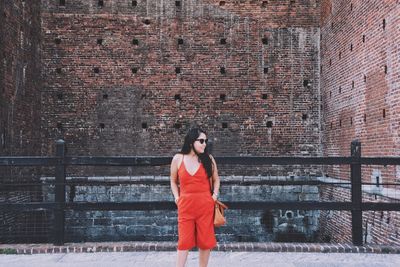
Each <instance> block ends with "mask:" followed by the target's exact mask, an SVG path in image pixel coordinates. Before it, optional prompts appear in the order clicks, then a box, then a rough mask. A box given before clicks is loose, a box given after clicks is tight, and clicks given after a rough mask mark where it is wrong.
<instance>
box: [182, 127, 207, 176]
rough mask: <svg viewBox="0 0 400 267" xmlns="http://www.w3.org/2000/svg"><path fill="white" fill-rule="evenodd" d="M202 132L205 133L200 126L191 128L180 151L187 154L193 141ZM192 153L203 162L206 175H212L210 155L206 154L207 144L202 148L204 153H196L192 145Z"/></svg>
mask: <svg viewBox="0 0 400 267" xmlns="http://www.w3.org/2000/svg"><path fill="white" fill-rule="evenodd" d="M201 133H203V134H205V135H207V133H206V132H205V131H203V130H202V129H200V128H191V129H190V130H189V131H188V133H187V134H186V136H185V141H184V143H183V146H182V149H181V153H182V154H189V153H190V150H191V149H192V147H193V144H194V142H196V139H197V138H199V136H200V134H201ZM193 151H194V153H196V155H197V156H198V157H199V159H200V162H201V163H203V166H204V168H205V169H206V172H207V175H208V177H211V176H212V161H211V158H210V155H209V154H208V150H207V146H206V148H205V149H204V153H201V154H200V153H198V152H197V151H196V150H195V149H194V147H193Z"/></svg>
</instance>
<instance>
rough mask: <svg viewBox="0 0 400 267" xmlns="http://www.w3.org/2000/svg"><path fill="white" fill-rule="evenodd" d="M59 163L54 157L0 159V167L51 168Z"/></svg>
mask: <svg viewBox="0 0 400 267" xmlns="http://www.w3.org/2000/svg"><path fill="white" fill-rule="evenodd" d="M59 161H60V159H58V158H54V157H0V166H53V165H56V164H57V163H58V162H59Z"/></svg>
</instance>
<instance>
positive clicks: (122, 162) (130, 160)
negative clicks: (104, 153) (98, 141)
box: [65, 157, 172, 166]
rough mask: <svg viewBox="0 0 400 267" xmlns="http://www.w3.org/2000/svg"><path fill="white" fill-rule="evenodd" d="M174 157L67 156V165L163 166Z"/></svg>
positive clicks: (169, 162)
mask: <svg viewBox="0 0 400 267" xmlns="http://www.w3.org/2000/svg"><path fill="white" fill-rule="evenodd" d="M171 160H172V157H66V158H65V163H66V164H67V165H103V166H163V165H169V164H171Z"/></svg>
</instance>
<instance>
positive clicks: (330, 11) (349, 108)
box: [321, 0, 400, 244]
mask: <svg viewBox="0 0 400 267" xmlns="http://www.w3.org/2000/svg"><path fill="white" fill-rule="evenodd" d="M399 15H400V5H399V1H361V0H357V1H356V0H352V1H347V0H324V1H321V97H322V110H323V120H322V136H323V138H322V140H323V142H322V144H323V152H324V155H327V156H336V155H349V154H350V143H351V141H352V140H354V139H359V140H360V141H361V144H362V150H361V151H362V156H397V157H398V156H399V155H400V153H399V151H400V150H399V145H400V142H399V141H400V140H399V137H398V127H399V122H400V119H399V116H398V115H396V114H398V113H399V111H400V108H399V105H398V102H399V98H400V91H399V86H400V80H399V78H398V77H399V74H400V73H399V71H400V70H399V63H400V57H399V46H398V43H399V40H400V31H399V27H398V25H399V20H400V19H399V18H400V16H399ZM349 170H350V169H349V167H348V166H334V167H333V168H327V169H326V174H328V175H329V176H331V177H335V178H339V179H346V180H347V179H349V173H350V172H349ZM399 174H400V172H399V168H398V167H397V166H385V167H384V166H363V168H362V179H363V182H367V183H371V182H373V183H375V182H376V181H377V180H378V181H379V182H380V183H398V182H399V178H400V176H399ZM388 188H392V189H395V190H397V191H398V186H394V185H392V186H383V187H382V188H381V191H382V192H385V191H387V190H388ZM321 192H323V195H322V196H321V199H322V200H324V199H327V196H328V195H329V199H331V200H332V201H343V199H349V198H350V191H349V190H344V189H342V188H329V187H328V188H326V190H321ZM379 195H380V194H378V195H374V194H367V195H365V200H366V201H382V202H393V201H398V197H396V196H395V198H393V195H392V197H391V198H388V197H380V196H379ZM395 195H396V193H395ZM378 213H379V216H378V215H376V214H378ZM380 213H381V212H364V214H363V220H364V222H363V223H364V225H363V227H364V234H366V236H364V237H365V240H364V241H367V242H371V243H379V242H381V243H391V244H398V240H399V239H398V232H397V230H396V229H395V228H396V227H397V221H398V219H397V218H398V213H396V212H390V215H388V216H386V212H383V216H381V215H380ZM373 214H375V215H373ZM325 217H329V218H331V219H330V220H329V222H324V218H325ZM387 217H391V218H392V219H389V220H388V219H387ZM350 218H351V217H350V213H349V212H323V213H322V214H321V229H325V230H323V232H324V231H325V233H326V234H328V235H330V238H328V239H331V240H332V241H339V242H342V241H349V240H348V237H349V229H348V228H347V227H342V225H349V224H350ZM388 221H389V223H388ZM335 225H341V227H340V228H339V227H335ZM367 232H368V233H369V235H368V234H367ZM350 236H351V235H350ZM389 236H390V237H389ZM343 238H347V239H346V240H345V239H343Z"/></svg>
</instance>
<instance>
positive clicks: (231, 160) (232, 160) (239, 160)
mask: <svg viewBox="0 0 400 267" xmlns="http://www.w3.org/2000/svg"><path fill="white" fill-rule="evenodd" d="M216 161H217V162H218V164H235V165H341V164H351V163H352V162H353V158H352V157H216Z"/></svg>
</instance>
